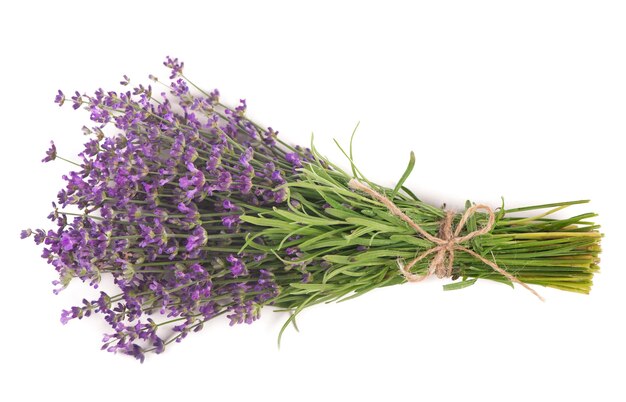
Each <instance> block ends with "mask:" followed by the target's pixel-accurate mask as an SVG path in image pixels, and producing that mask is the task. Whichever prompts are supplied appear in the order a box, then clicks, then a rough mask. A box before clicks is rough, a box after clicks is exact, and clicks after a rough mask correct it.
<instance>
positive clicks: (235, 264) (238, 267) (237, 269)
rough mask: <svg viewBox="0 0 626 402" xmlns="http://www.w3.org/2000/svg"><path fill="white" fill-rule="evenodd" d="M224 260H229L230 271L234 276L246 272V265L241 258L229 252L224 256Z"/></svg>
mask: <svg viewBox="0 0 626 402" xmlns="http://www.w3.org/2000/svg"><path fill="white" fill-rule="evenodd" d="M226 261H228V262H230V272H231V273H232V274H233V276H234V277H238V276H241V275H246V274H247V269H246V265H245V264H244V263H243V262H242V261H241V259H239V258H237V257H235V256H234V255H232V254H230V255H228V257H226Z"/></svg>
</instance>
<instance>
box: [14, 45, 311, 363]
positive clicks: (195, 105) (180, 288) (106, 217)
mask: <svg viewBox="0 0 626 402" xmlns="http://www.w3.org/2000/svg"><path fill="white" fill-rule="evenodd" d="M164 65H165V66H166V67H167V68H169V70H170V79H171V82H169V83H162V82H161V81H159V80H158V79H157V78H156V77H154V76H152V75H151V76H150V78H151V79H152V81H153V82H154V83H155V85H160V86H161V85H162V86H163V87H164V88H166V89H165V90H164V91H163V92H160V93H157V92H156V91H155V90H154V89H153V88H152V86H151V85H148V86H143V85H138V86H137V87H135V88H133V89H132V90H129V91H126V92H114V91H104V90H102V89H99V90H97V91H95V93H93V94H91V95H87V94H81V93H79V92H76V93H75V94H74V95H73V96H71V97H70V99H69V100H71V102H67V103H71V105H72V107H73V108H74V109H80V108H82V109H85V110H87V111H88V112H89V115H90V119H91V121H92V122H93V127H91V128H87V127H85V128H84V129H83V131H84V132H85V134H88V135H91V136H93V138H92V139H90V140H89V141H88V142H87V143H86V144H85V147H84V150H83V151H82V152H81V153H80V154H79V155H78V157H79V159H80V161H79V162H78V163H77V165H79V166H80V169H78V170H76V171H72V172H70V173H68V174H67V175H65V176H63V179H64V180H65V182H66V186H65V188H63V189H62V190H60V191H59V193H58V195H57V201H56V203H53V208H54V211H53V212H52V213H51V214H50V216H49V219H50V220H52V221H53V222H55V223H56V225H57V228H56V229H54V230H43V229H37V230H34V231H32V230H30V229H28V230H24V231H23V232H22V233H21V237H22V238H25V237H29V236H33V237H34V240H35V242H36V243H37V244H43V245H44V250H43V254H42V256H43V258H45V259H46V260H47V262H48V263H49V264H51V265H52V266H54V268H55V269H56V271H57V272H58V273H59V280H58V281H55V282H54V284H55V285H56V289H55V292H58V291H60V290H62V289H63V288H64V287H66V286H67V285H68V284H69V283H70V281H71V280H72V279H74V278H78V279H80V280H82V281H84V282H88V283H89V284H90V285H92V286H93V287H94V288H98V284H99V282H100V278H101V277H102V275H105V274H107V275H111V276H112V277H113V280H114V283H115V284H116V285H117V287H118V288H119V292H118V293H117V294H114V295H110V294H108V293H106V292H101V293H100V296H99V297H98V298H97V299H95V300H83V304H82V305H80V306H77V307H72V308H71V309H69V310H64V311H63V313H62V316H61V321H62V322H63V323H67V322H68V321H69V320H72V319H76V318H78V319H81V318H83V317H88V316H90V315H92V314H95V313H98V314H100V315H102V316H103V317H104V318H105V320H106V321H107V322H108V323H109V324H110V326H111V328H112V332H111V333H109V334H107V335H106V336H105V337H104V346H103V348H104V349H107V350H109V351H112V352H123V353H126V354H130V355H133V356H135V357H136V358H138V359H140V360H142V361H143V358H144V353H145V352H146V351H154V352H156V353H160V352H161V351H163V350H164V347H165V345H166V344H167V343H169V342H171V341H174V340H176V341H180V340H181V339H183V338H184V337H185V336H186V335H187V334H188V333H189V332H190V331H197V330H199V329H201V328H202V325H203V323H204V322H206V321H207V320H209V319H212V318H214V317H216V316H218V315H221V314H225V315H226V316H227V317H228V318H229V319H230V323H231V325H232V324H235V323H242V322H246V323H251V322H252V321H254V320H256V319H257V318H258V317H259V311H260V308H261V306H262V305H264V304H267V303H271V300H272V298H274V297H276V296H277V295H278V294H279V292H280V287H279V286H278V284H277V282H276V281H275V278H274V274H273V273H272V272H271V270H270V269H266V268H268V267H271V266H272V264H274V265H276V266H283V264H282V263H280V261H279V260H278V259H277V258H276V257H275V256H273V255H270V256H268V255H267V254H265V253H261V252H257V251H246V252H241V249H242V247H241V246H242V245H243V244H244V243H245V241H246V235H247V228H246V226H245V223H244V222H242V220H241V219H240V217H241V215H242V214H245V212H246V211H248V210H250V209H251V208H252V209H254V208H259V207H267V208H271V207H272V206H279V205H281V204H283V203H285V202H286V201H287V196H288V190H287V188H286V187H285V183H287V180H297V176H298V174H299V173H298V168H300V167H301V166H302V161H303V160H306V159H307V158H311V154H310V151H309V150H308V149H302V148H300V147H298V148H291V147H288V146H286V145H284V144H282V143H281V142H280V141H279V140H277V132H276V131H274V130H273V129H272V128H262V127H260V126H259V125H257V124H255V123H253V122H252V121H250V120H248V119H247V118H246V107H247V105H246V102H245V100H241V102H240V104H239V105H238V106H237V107H235V108H228V107H226V106H224V105H223V104H222V103H221V102H220V97H219V92H218V91H217V90H214V91H212V92H209V93H207V92H203V91H201V90H200V89H199V88H197V87H195V85H194V84H193V83H191V82H190V81H188V80H187V79H186V78H185V76H184V75H183V63H182V62H179V61H178V59H171V58H170V57H168V58H167V59H166V61H165V63H164ZM129 82H130V79H129V78H128V77H126V76H124V80H123V81H122V82H121V84H122V85H128V84H129ZM190 87H193V88H196V89H197V91H198V93H192V92H191V91H190ZM66 101H68V99H66V96H65V95H64V94H63V92H61V91H59V92H58V94H57V95H56V98H55V102H56V103H58V104H59V105H63V104H64V103H66ZM105 130H114V135H110V136H105V135H104V132H105ZM55 158H57V149H56V147H55V145H54V143H53V144H52V146H51V148H50V149H49V150H48V152H47V153H46V156H45V158H44V159H43V161H44V162H48V161H52V160H54V159H55ZM59 159H62V158H60V157H59ZM57 205H58V207H57ZM72 208H73V209H74V212H71V210H72ZM289 254H291V251H289ZM157 316H161V317H163V320H164V321H163V322H161V323H157V322H156V321H155V320H154V319H153V318H156V317H157ZM168 325H169V329H170V330H171V331H174V333H175V335H174V336H170V338H169V339H165V336H164V335H163V333H164V331H166V327H167V326H168Z"/></svg>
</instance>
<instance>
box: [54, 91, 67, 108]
mask: <svg viewBox="0 0 626 402" xmlns="http://www.w3.org/2000/svg"><path fill="white" fill-rule="evenodd" d="M54 103H58V104H59V106H63V103H65V95H64V94H63V92H61V90H60V89H59V92H58V93H57V95H56V96H55V97H54Z"/></svg>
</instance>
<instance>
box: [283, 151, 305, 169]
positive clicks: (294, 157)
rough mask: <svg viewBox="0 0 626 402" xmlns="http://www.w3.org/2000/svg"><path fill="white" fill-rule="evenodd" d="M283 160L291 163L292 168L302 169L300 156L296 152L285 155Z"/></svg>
mask: <svg viewBox="0 0 626 402" xmlns="http://www.w3.org/2000/svg"><path fill="white" fill-rule="evenodd" d="M285 160H286V161H287V162H289V163H291V164H292V165H293V166H294V167H302V161H301V160H300V155H298V153H296V152H289V153H286V154H285Z"/></svg>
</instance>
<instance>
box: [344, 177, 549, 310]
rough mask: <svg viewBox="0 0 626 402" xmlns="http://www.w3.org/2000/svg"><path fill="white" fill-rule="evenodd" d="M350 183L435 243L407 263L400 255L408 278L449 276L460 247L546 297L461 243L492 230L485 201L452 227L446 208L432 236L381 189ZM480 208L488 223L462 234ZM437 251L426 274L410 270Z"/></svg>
mask: <svg viewBox="0 0 626 402" xmlns="http://www.w3.org/2000/svg"><path fill="white" fill-rule="evenodd" d="M348 186H349V187H350V188H352V189H354V190H359V191H362V192H364V193H366V194H368V195H369V196H371V197H372V198H374V199H376V200H377V201H379V202H381V203H382V204H383V205H385V207H387V209H388V210H389V212H391V213H392V214H393V215H395V216H397V217H399V218H400V219H402V220H403V221H404V222H406V223H407V224H408V225H409V226H411V227H412V228H413V229H414V230H415V231H416V232H417V233H419V234H420V235H422V236H423V237H424V238H425V239H427V240H428V241H430V242H432V243H434V244H435V246H434V247H432V248H430V249H428V250H426V251H424V252H423V253H421V254H420V255H418V256H417V257H415V258H414V259H412V260H411V261H410V262H409V263H408V264H406V265H404V264H403V262H402V260H401V259H398V267H399V268H400V272H401V273H402V275H404V277H405V278H406V280H407V281H409V282H419V281H422V280H424V279H426V278H428V277H429V276H430V275H432V274H435V275H437V277H438V278H448V277H451V276H452V269H453V266H454V255H455V253H456V252H457V251H461V252H464V253H466V254H469V255H471V256H472V257H474V258H476V259H477V260H479V261H481V262H483V263H485V264H486V265H488V266H489V267H491V268H492V269H493V270H494V271H496V272H498V273H499V274H501V275H502V276H504V277H505V278H507V279H509V280H510V281H511V282H515V283H517V284H519V285H521V286H523V287H524V288H526V289H528V291H530V292H531V293H532V294H534V295H535V296H537V297H538V298H539V299H540V300H541V301H544V299H543V297H541V296H540V295H539V293H537V292H536V291H535V290H534V289H533V288H531V287H530V286H528V285H527V284H525V283H524V282H522V281H520V280H519V279H517V278H516V277H515V276H513V275H512V274H510V273H509V272H507V271H505V270H504V269H502V268H500V267H499V266H498V265H497V264H496V263H495V262H493V261H490V260H488V259H486V258H484V257H483V256H481V255H479V254H477V253H476V252H474V251H473V250H470V249H468V248H467V247H464V246H462V245H461V244H462V243H464V242H466V241H469V240H471V239H473V238H474V237H477V236H481V235H484V234H486V233H489V232H490V231H491V229H493V226H494V225H495V221H496V218H495V214H494V213H493V210H492V209H491V208H490V207H489V206H487V205H484V204H477V205H473V206H471V207H469V208H468V209H466V210H465V213H464V214H463V215H462V216H461V220H460V221H459V223H458V225H457V226H456V228H455V229H454V231H453V230H452V221H453V219H454V212H452V211H446V216H445V218H444V219H443V220H442V221H441V224H440V226H439V235H438V236H439V237H437V236H433V235H431V234H430V233H428V232H427V231H425V230H424V229H423V228H422V227H421V226H420V225H418V224H417V223H415V221H413V219H411V218H409V217H408V216H407V215H406V214H405V213H404V212H402V210H400V208H398V206H397V205H396V204H394V203H393V201H391V200H390V199H389V198H387V197H385V196H384V195H382V194H380V193H378V192H377V191H375V190H374V189H372V188H371V187H369V186H368V185H366V184H364V183H361V182H360V181H358V180H356V179H352V180H350V182H349V183H348ZM478 210H484V211H485V212H486V213H487V216H488V219H487V223H486V224H485V226H483V227H482V228H481V229H477V230H474V231H473V232H470V233H468V234H466V235H465V236H460V234H461V231H462V230H463V228H464V227H465V224H466V223H467V220H468V219H469V218H470V217H471V216H472V215H474V214H475V213H476V211H478ZM431 254H434V255H435V256H434V257H433V258H432V260H431V262H430V265H429V267H428V271H427V272H426V274H424V275H417V274H414V273H412V272H411V268H413V266H414V265H415V264H417V263H418V262H419V261H421V260H423V259H424V258H426V257H428V256H429V255H431Z"/></svg>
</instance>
